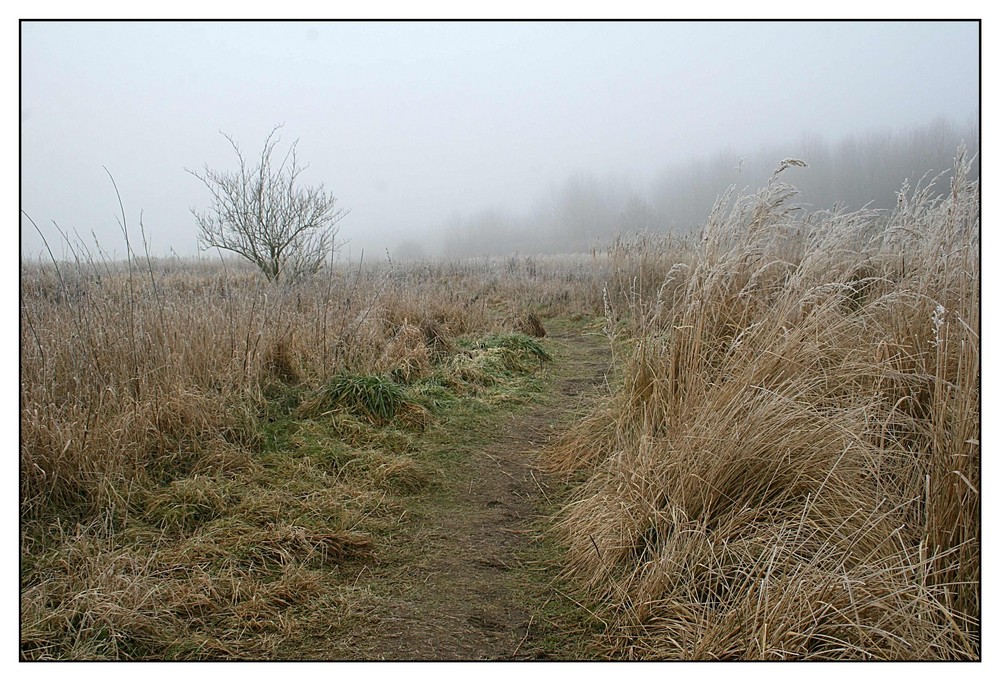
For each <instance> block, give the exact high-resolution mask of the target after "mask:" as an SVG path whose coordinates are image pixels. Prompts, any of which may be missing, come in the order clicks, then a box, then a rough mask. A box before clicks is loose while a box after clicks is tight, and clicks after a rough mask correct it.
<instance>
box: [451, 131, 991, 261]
mask: <svg viewBox="0 0 1000 681" xmlns="http://www.w3.org/2000/svg"><path fill="white" fill-rule="evenodd" d="M961 144H965V145H966V147H967V148H968V149H969V152H970V154H976V153H978V151H979V122H978V120H977V121H975V122H973V123H969V124H968V125H966V126H958V125H956V124H954V123H953V122H950V121H947V120H944V119H939V120H936V121H934V122H933V123H930V124H928V125H924V126H920V127H916V128H910V129H907V130H902V131H898V130H890V129H882V130H877V131H872V132H869V133H867V134H863V135H850V136H848V137H846V138H844V139H841V140H839V141H837V142H835V143H829V142H827V141H826V140H824V139H823V138H822V137H820V136H819V135H803V136H801V137H800V138H799V139H798V140H796V141H794V142H789V143H787V144H782V145H774V146H770V147H765V148H760V149H757V150H755V151H753V152H744V151H740V150H736V149H732V148H730V149H726V150H723V151H720V152H718V153H716V154H715V155H714V156H712V157H710V158H702V159H697V160H692V161H689V162H685V163H677V164H673V165H670V166H667V167H664V168H663V169H661V170H660V171H659V172H658V173H657V174H656V175H655V176H654V177H653V179H652V180H651V181H649V182H648V183H646V185H645V186H638V185H636V183H632V182H629V181H628V180H626V179H624V178H618V177H598V176H595V175H590V174H578V175H574V176H572V177H570V178H568V179H567V180H566V181H565V182H563V183H562V184H561V185H559V186H556V187H554V188H553V189H552V191H550V192H549V195H548V196H545V197H542V198H540V199H539V200H538V201H536V203H535V205H534V206H533V207H532V208H531V209H529V210H527V211H524V212H522V213H516V212H514V211H512V210H510V209H508V208H503V207H493V208H488V209H484V210H482V211H480V212H479V213H476V214H474V215H470V216H467V217H462V216H457V215H456V216H453V217H452V218H451V219H449V220H448V222H447V223H446V224H445V225H444V230H443V231H444V237H445V239H444V243H445V246H444V253H445V255H447V256H455V257H459V256H473V255H503V254H510V253H521V254H532V253H567V252H569V253H573V252H577V253H579V252H587V251H589V250H590V249H591V248H592V247H593V245H594V244H595V243H607V242H608V241H609V240H610V239H611V238H612V237H613V236H614V235H615V234H617V233H622V234H624V233H629V232H637V231H653V232H668V231H672V232H678V233H685V232H687V231H689V230H691V229H693V228H696V227H698V226H699V225H700V224H701V223H702V222H703V221H704V220H705V219H706V218H707V216H708V214H709V212H710V211H711V208H712V206H713V205H714V203H715V202H716V200H717V199H718V198H719V197H720V196H721V195H722V194H724V193H725V192H726V190H727V189H728V188H729V187H730V186H735V187H736V189H737V190H742V189H749V190H755V189H757V188H759V187H760V186H762V185H763V184H764V183H766V182H767V179H768V177H769V176H770V175H771V172H772V171H773V170H774V169H775V168H776V167H777V165H778V164H779V163H780V161H781V160H782V159H784V158H797V159H801V160H803V161H805V162H806V163H807V164H808V165H809V167H808V168H801V169H799V168H796V169H794V172H789V173H786V175H785V176H784V177H785V181H786V182H789V183H791V184H793V185H794V186H795V187H796V188H798V189H799V191H800V194H799V196H798V197H797V200H796V203H798V204H799V205H802V206H804V207H806V208H808V209H810V210H821V209H830V208H834V207H838V206H841V207H844V208H848V209H857V208H861V207H864V206H868V207H870V208H891V207H892V206H893V205H895V203H896V197H897V193H898V192H899V190H900V188H901V186H902V184H903V182H904V181H906V180H908V181H909V182H910V184H911V186H912V185H915V184H917V183H918V182H919V181H920V180H921V179H922V178H925V176H926V178H927V179H930V177H932V176H934V175H937V174H938V173H944V174H945V177H943V178H942V179H941V180H940V181H939V182H938V184H937V189H938V191H940V192H944V191H947V189H948V176H949V175H950V171H951V167H952V163H953V160H954V157H955V153H956V151H957V150H958V147H959V145H961ZM928 173H930V174H929V175H928ZM972 175H973V179H978V177H979V160H978V156H977V157H976V161H975V163H974V166H973V173H972Z"/></svg>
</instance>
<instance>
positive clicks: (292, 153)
mask: <svg viewBox="0 0 1000 681" xmlns="http://www.w3.org/2000/svg"><path fill="white" fill-rule="evenodd" d="M279 128H280V126H278V127H276V128H274V129H273V130H271V133H270V134H269V135H268V136H267V139H266V140H265V141H264V147H263V149H262V150H261V153H260V157H259V159H258V160H257V162H256V165H254V166H252V167H251V166H250V162H249V161H248V159H247V158H246V157H245V156H244V155H243V151H242V150H241V149H240V147H239V145H238V144H237V143H236V141H235V140H234V139H233V138H232V137H231V136H230V135H226V134H225V133H223V136H224V137H225V138H226V140H228V141H229V144H230V146H231V147H232V148H233V152H235V154H236V159H237V162H238V166H239V167H238V169H237V170H236V171H230V172H226V171H218V170H212V169H211V168H208V167H207V166H206V167H205V169H204V170H203V171H202V172H200V173H198V172H194V171H190V170H189V171H188V172H189V173H190V174H191V175H193V176H194V177H197V178H198V179H199V180H201V182H202V184H204V185H205V187H206V188H207V189H208V190H209V192H211V194H212V203H211V207H210V208H209V209H208V210H207V211H206V212H203V213H199V212H197V211H195V210H194V209H192V210H191V212H192V214H193V215H194V217H195V220H196V221H197V223H198V230H199V233H198V239H199V241H200V242H201V244H202V247H203V248H219V249H223V250H226V251H231V252H233V253H236V254H237V255H239V256H240V257H243V258H246V259H247V260H249V261H250V262H252V263H253V264H254V265H256V266H257V267H258V268H259V269H260V271H261V272H263V273H264V276H266V277H267V279H268V280H269V281H270V280H276V279H278V278H285V279H295V278H301V277H305V276H310V275H313V274H315V273H316V272H318V271H319V270H320V268H321V267H322V266H323V264H324V262H326V260H327V259H328V258H329V257H330V256H331V254H332V253H333V252H334V251H335V250H336V247H337V245H336V236H337V223H338V222H340V220H341V219H342V218H343V217H344V216H345V215H346V214H347V213H346V211H344V210H341V209H337V208H336V205H337V199H335V198H334V197H333V196H332V195H331V194H329V193H328V192H326V191H325V190H324V188H323V185H322V184H321V185H318V186H315V187H311V186H310V187H307V186H302V185H301V184H300V181H299V178H300V175H301V174H302V172H303V171H304V170H305V167H304V166H300V165H299V162H298V153H297V147H298V141H295V142H293V143H292V145H291V147H290V148H289V150H288V153H287V154H286V155H285V157H284V159H282V160H281V161H280V163H279V162H276V159H275V158H274V149H275V146H276V145H277V143H278V141H279V140H278V139H277V137H276V135H277V132H278V129H279Z"/></svg>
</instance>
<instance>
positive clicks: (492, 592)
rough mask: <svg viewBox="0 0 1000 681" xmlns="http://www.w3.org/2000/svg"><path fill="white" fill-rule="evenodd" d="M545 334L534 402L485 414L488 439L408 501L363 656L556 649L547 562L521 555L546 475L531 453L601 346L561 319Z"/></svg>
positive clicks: (575, 393) (564, 415)
mask: <svg viewBox="0 0 1000 681" xmlns="http://www.w3.org/2000/svg"><path fill="white" fill-rule="evenodd" d="M548 339H549V341H551V342H550V344H549V347H553V348H554V355H555V360H554V362H553V363H552V365H551V368H550V369H549V370H550V371H551V372H553V378H554V386H553V387H552V389H551V391H550V394H549V395H548V396H547V397H546V399H545V400H544V402H542V403H540V404H533V405H531V406H529V407H527V408H525V409H523V410H522V411H520V412H518V413H516V414H514V415H512V416H508V417H507V420H506V421H505V422H502V423H498V424H494V425H492V426H491V427H490V433H489V436H490V437H488V438H480V440H483V439H487V440H488V441H489V442H490V444H488V445H486V446H481V447H475V448H470V449H469V451H467V452H465V453H463V454H462V456H461V457H460V458H459V459H458V460H457V461H456V463H455V464H454V467H453V468H452V470H450V471H449V477H450V479H449V480H447V481H446V482H445V483H444V485H443V486H442V489H441V490H440V492H439V493H437V494H434V495H433V496H432V497H431V498H429V499H427V500H424V501H421V502H419V504H420V505H419V507H418V509H417V511H416V513H417V515H418V521H417V522H416V523H415V524H414V525H415V527H414V530H413V532H414V534H413V535H412V537H410V540H411V548H412V549H413V553H412V554H411V556H412V557H413V560H412V563H411V564H409V565H406V566H405V568H404V569H403V570H402V572H403V574H397V575H396V579H397V581H396V583H395V585H394V587H393V589H392V596H391V597H390V598H386V599H381V600H380V602H379V604H378V605H377V606H376V612H373V613H372V614H373V615H374V616H373V617H372V620H371V621H373V622H376V623H377V630H376V631H373V632H369V633H367V634H364V635H363V638H364V639H366V640H362V639H361V638H359V639H358V640H357V641H356V643H357V644H358V648H357V650H358V653H359V654H360V655H362V656H363V657H364V658H365V659H405V660H429V659H430V660H504V659H533V658H538V657H550V656H561V655H559V651H558V650H556V651H555V652H553V651H552V648H553V645H555V647H556V648H558V646H559V644H558V643H556V644H553V642H552V640H551V639H552V638H553V637H556V638H557V637H558V632H556V631H554V630H553V623H552V622H549V621H547V619H546V616H545V614H544V612H543V609H544V606H545V605H546V603H545V601H546V600H547V599H551V598H553V597H555V596H554V593H552V592H553V589H552V588H551V587H550V586H549V584H550V582H551V579H552V577H553V575H552V574H551V573H552V572H553V568H552V566H551V565H547V564H546V563H545V561H540V560H538V559H537V554H532V545H533V544H534V541H533V538H534V537H535V536H536V533H537V523H536V521H537V519H538V518H539V515H540V513H541V512H542V511H543V509H548V510H551V503H550V499H549V497H550V495H551V494H552V490H553V487H552V484H553V483H552V482H551V481H549V480H547V479H546V476H545V475H544V474H543V473H541V472H540V471H539V470H537V469H536V468H535V467H534V463H535V461H534V458H535V456H536V454H537V451H538V449H539V448H540V447H541V446H542V445H544V444H545V442H546V441H547V440H548V439H549V438H550V437H552V435H553V434H554V433H555V432H557V431H558V429H559V427H560V426H563V427H564V426H565V424H566V422H567V420H568V418H569V417H570V416H571V415H572V414H573V413H574V412H576V411H578V410H579V409H580V408H581V406H582V404H583V403H584V401H585V400H586V394H588V393H589V394H593V393H596V392H599V391H600V390H602V389H603V386H604V384H605V380H606V379H605V375H606V372H607V370H608V365H609V361H610V350H609V346H608V341H607V338H606V337H604V336H603V335H601V334H599V333H592V332H591V333H587V332H581V331H580V329H578V328H570V326H569V325H555V324H553V325H552V328H550V329H549V337H548ZM396 567H397V571H398V568H399V566H396ZM547 592H549V593H547ZM546 636H549V637H550V640H549V641H548V642H547V643H545V642H544V641H543V640H542V639H544V638H545V637H546Z"/></svg>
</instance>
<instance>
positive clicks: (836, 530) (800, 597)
mask: <svg viewBox="0 0 1000 681" xmlns="http://www.w3.org/2000/svg"><path fill="white" fill-rule="evenodd" d="M965 169H966V166H965V164H964V162H963V161H962V160H960V161H959V165H958V171H957V173H956V176H957V178H958V179H957V180H956V181H955V182H954V183H953V185H952V191H951V192H950V194H949V195H948V196H947V197H946V198H945V199H944V200H931V199H930V198H929V197H928V195H927V193H926V190H915V191H913V192H910V191H909V190H908V189H906V188H904V191H903V192H902V193H901V194H900V200H899V205H898V207H897V209H896V210H894V211H892V212H891V214H888V215H881V214H876V213H866V212H857V213H847V214H841V213H828V214H816V215H809V216H806V217H805V218H803V219H793V213H792V210H793V209H792V206H791V204H790V199H791V197H792V196H793V192H792V190H791V188H789V187H787V186H786V185H783V184H781V183H780V182H779V178H778V177H777V175H776V176H775V177H774V178H772V181H771V182H770V183H769V184H768V186H767V187H766V188H765V189H763V190H762V191H761V192H759V193H758V194H756V195H753V196H746V197H739V198H737V199H736V200H735V201H732V202H729V203H728V204H727V203H726V202H720V205H719V207H718V208H717V209H716V210H715V211H714V212H713V214H712V216H711V218H710V219H709V221H708V223H707V224H706V225H705V227H704V229H703V232H702V234H701V235H700V237H701V238H700V240H699V241H698V242H689V243H688V244H686V245H685V246H684V247H682V248H681V249H677V248H675V247H671V248H669V249H662V250H660V249H655V248H654V249H650V248H649V244H648V243H647V244H643V245H642V247H641V248H638V249H635V248H629V247H628V245H627V244H620V245H619V248H618V249H617V251H616V252H615V255H616V257H617V258H618V259H619V261H620V265H619V266H616V267H613V268H612V269H613V271H615V272H619V271H621V272H628V273H629V278H630V281H631V282H632V283H628V284H627V285H624V284H626V282H622V283H623V285H622V286H621V287H620V288H619V289H618V290H617V291H616V292H615V294H613V295H610V296H609V299H608V303H607V304H608V309H609V325H610V327H611V330H612V331H613V334H614V335H615V337H616V339H617V344H618V346H619V347H621V348H622V350H623V351H622V354H621V356H620V358H619V360H618V365H619V370H620V374H621V377H622V384H621V387H620V388H619V389H618V390H617V392H616V393H615V394H613V395H612V396H611V397H610V398H609V399H608V400H607V401H606V402H605V403H603V404H602V405H601V406H600V407H599V408H597V409H596V410H594V411H593V412H592V413H591V414H590V415H588V416H587V417H586V418H585V419H584V420H583V421H582V422H581V423H580V424H579V425H578V426H577V427H576V428H575V429H573V430H572V431H571V432H570V433H568V434H567V436H566V437H565V438H564V440H563V442H562V443H561V445H560V446H558V447H556V448H554V450H553V452H552V453H551V465H552V466H553V467H554V468H556V469H558V470H561V471H563V472H566V473H575V474H576V475H578V476H583V477H584V481H583V482H582V484H580V486H579V487H578V489H577V492H576V495H575V499H574V500H573V502H572V503H570V504H568V505H567V506H566V507H565V509H564V510H563V511H562V513H561V517H560V521H559V524H558V526H557V528H556V533H557V535H558V536H559V537H560V538H561V539H562V540H563V541H564V542H565V543H566V545H567V547H568V562H567V571H568V574H570V575H571V576H572V577H573V578H574V579H575V580H576V581H577V582H578V584H580V586H581V589H582V590H583V592H584V594H585V597H586V598H589V599H591V600H593V601H595V602H597V603H599V604H600V607H599V608H598V609H597V616H598V617H600V618H602V619H603V620H604V621H605V622H606V623H607V640H606V645H607V649H608V651H609V654H611V655H613V656H625V657H629V658H644V659H645V658H655V659H741V660H746V659H767V660H778V659H845V658H848V659H892V660H902V659H923V660H930V659H970V658H971V659H976V658H978V657H979V655H980V638H979V618H980V612H981V609H980V591H979V582H980V576H981V573H980V560H979V558H980V543H979V536H980V535H979V530H980V525H979V518H980V500H979V480H980V477H979V473H980V467H979V425H980V411H979V390H980V384H979V347H980V339H979V213H978V201H979V198H978V188H977V185H976V184H975V183H969V182H966V180H965V177H964V171H965ZM616 320H620V321H616Z"/></svg>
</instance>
